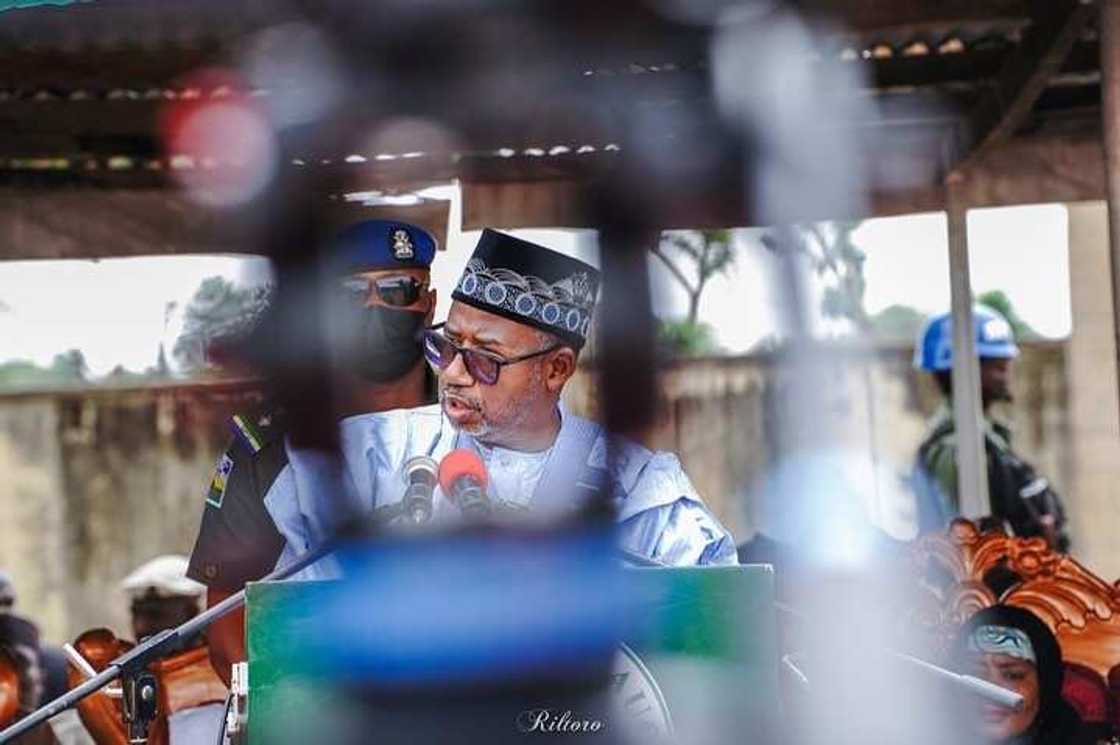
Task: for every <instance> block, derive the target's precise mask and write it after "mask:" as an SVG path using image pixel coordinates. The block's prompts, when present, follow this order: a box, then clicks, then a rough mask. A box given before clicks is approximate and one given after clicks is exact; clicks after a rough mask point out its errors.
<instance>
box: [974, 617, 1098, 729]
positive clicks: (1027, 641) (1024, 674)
mask: <svg viewBox="0 0 1120 745" xmlns="http://www.w3.org/2000/svg"><path fill="white" fill-rule="evenodd" d="M954 658H955V660H956V662H957V664H958V666H959V667H960V672H962V673H966V674H969V675H973V676H975V677H977V678H982V679H984V680H987V681H989V682H991V683H995V684H996V685H998V686H1001V687H1003V688H1007V689H1010V690H1013V691H1015V692H1016V693H1018V694H1019V695H1021V696H1022V697H1023V702H1024V705H1023V708H1022V709H1021V710H1020V711H1014V710H1012V709H1006V708H1003V707H1000V706H997V705H996V704H993V703H989V702H985V701H979V700H975V701H972V702H970V703H971V705H970V706H968V708H967V711H968V714H969V715H968V716H966V717H964V718H963V720H962V721H963V724H964V725H965V727H966V728H967V729H968V730H970V732H968V733H967V734H971V735H973V737H974V738H975V740H978V741H982V742H988V743H1007V744H1008V745H1083V744H1084V745H1088V743H1090V742H1092V741H1093V738H1092V737H1091V736H1090V735H1089V733H1088V732H1087V731H1086V729H1085V727H1084V726H1083V725H1082V722H1081V718H1080V717H1079V716H1078V714H1077V712H1076V711H1075V710H1074V708H1073V707H1072V706H1071V705H1070V704H1069V703H1067V702H1066V701H1065V699H1063V698H1062V676H1063V674H1064V668H1063V666H1062V650H1061V648H1060V647H1059V646H1058V642H1057V640H1056V639H1055V638H1054V634H1053V633H1051V631H1050V629H1049V628H1048V627H1047V626H1046V624H1045V623H1043V622H1042V620H1040V619H1039V618H1038V616H1036V615H1034V614H1033V613H1031V612H1030V611H1028V610H1025V609H1023V608H1017V607H1014V606H1010V605H995V606H992V607H990V608H984V609H983V610H981V611H979V612H978V613H976V614H975V615H974V616H972V617H971V618H970V619H969V620H968V622H967V623H965V625H964V627H963V628H962V629H961V632H960V634H959V635H958V637H957V639H956V643H955V646H954Z"/></svg>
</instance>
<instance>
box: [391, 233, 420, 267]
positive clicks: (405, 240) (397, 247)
mask: <svg viewBox="0 0 1120 745" xmlns="http://www.w3.org/2000/svg"><path fill="white" fill-rule="evenodd" d="M392 240H393V258H395V259H397V260H398V261H407V260H409V259H413V258H415V257H416V251H415V250H414V249H413V247H412V237H411V236H410V235H409V234H408V231H407V230H405V229H404V228H397V229H396V230H394V231H393V234H392Z"/></svg>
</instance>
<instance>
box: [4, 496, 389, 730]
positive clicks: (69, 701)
mask: <svg viewBox="0 0 1120 745" xmlns="http://www.w3.org/2000/svg"><path fill="white" fill-rule="evenodd" d="M403 514H404V503H403V501H402V502H397V503H394V504H390V505H385V506H383V507H378V508H376V509H374V511H373V524H374V525H380V524H383V523H388V522H391V521H393V520H395V519H396V518H398V517H400V516H401V515H403ZM367 526H368V523H367V522H366V521H364V520H362V521H358V522H357V523H356V524H354V525H351V526H349V527H347V528H344V529H342V530H340V531H339V534H338V535H336V536H335V537H333V538H331V539H330V540H329V541H327V542H326V543H324V544H323V545H322V546H320V547H319V548H317V549H314V550H311V551H308V552H306V553H304V554H301V555H300V556H298V557H296V559H294V560H293V561H292V563H291V564H289V565H287V566H285V567H281V568H280V569H277V570H275V571H273V572H271V573H270V574H267V575H265V576H264V577H261V579H260V580H259V581H261V582H272V581H276V580H283V579H288V578H289V577H291V576H292V575H294V574H297V573H298V572H301V571H303V570H304V569H306V568H307V567H309V566H311V565H312V564H314V563H316V562H317V561H319V560H320V559H323V558H324V557H326V556H328V555H329V554H331V553H333V552H334V551H335V550H336V549H337V548H338V547H339V546H341V545H342V544H343V543H345V542H346V541H348V540H351V539H353V538H355V537H356V536H358V535H361V534H362V533H364V532H366V531H368V527H367ZM243 605H245V589H244V588H242V589H241V590H239V591H238V592H236V593H235V594H233V595H230V596H229V597H228V598H226V599H225V600H223V601H222V602H220V603H218V604H217V605H215V606H213V607H212V608H207V609H206V610H205V611H203V612H202V613H200V614H198V615H197V616H195V617H194V618H192V619H191V620H189V621H187V622H186V623H184V624H182V625H181V626H178V627H176V628H173V629H166V630H164V631H161V632H159V633H158V634H154V635H152V636H151V637H149V638H148V639H145V640H144V641H143V642H141V643H140V644H137V645H136V646H135V647H133V648H132V649H130V650H129V651H127V652H125V653H124V654H122V655H121V656H120V657H117V658H116V659H115V660H113V661H112V662H110V663H109V664H108V665H107V666H106V668H105V669H104V670H102V671H101V672H99V673H97V674H96V675H94V676H93V677H92V678H89V679H88V680H86V681H85V682H83V683H82V684H81V685H79V686H77V687H75V688H74V689H72V690H70V691H68V692H66V693H64V694H63V695H61V696H59V697H58V698H56V699H55V700H53V701H51V702H49V703H47V704H44V705H43V706H41V707H39V708H38V709H36V710H35V711H33V712H31V713H30V714H28V715H27V716H26V717H24V718H23V719H20V720H19V721H18V722H15V723H14V724H12V725H10V726H9V727H8V728H7V729H5V730H4V731H2V732H0V745H4V743H9V742H12V741H13V740H15V739H16V738H17V737H19V736H20V735H22V734H25V733H26V732H29V731H30V730H32V729H34V728H35V727H38V726H39V725H40V724H42V723H43V722H45V721H47V720H48V719H51V718H52V717H54V716H56V715H58V714H61V713H62V712H64V711H66V710H67V709H69V708H72V707H74V706H76V705H77V704H78V702H79V701H82V700H83V699H85V698H87V697H89V696H92V695H93V694H94V693H97V692H98V691H99V690H101V689H102V688H104V687H105V686H107V685H109V684H110V683H112V682H113V681H114V680H116V679H117V678H123V679H124V686H123V691H124V697H123V703H124V713H125V722H126V724H128V728H129V741H130V742H132V743H143V742H146V741H147V730H148V725H149V724H150V723H151V721H152V719H154V717H155V714H156V707H155V701H156V688H155V678H154V677H153V676H151V675H150V674H149V673H148V672H147V666H148V664H149V663H150V662H152V660H156V659H159V658H160V657H163V656H165V655H167V654H169V653H170V652H172V651H173V650H175V649H176V648H177V647H178V646H179V645H180V644H181V643H182V642H183V641H184V640H186V639H190V638H191V637H193V636H195V635H197V634H199V633H201V632H202V631H205V630H206V628H207V627H208V626H210V625H211V624H212V623H214V622H215V621H217V620H218V619H220V618H222V617H223V616H226V615H229V614H230V613H232V612H233V611H235V610H237V609H238V608H241V607H242V606H243Z"/></svg>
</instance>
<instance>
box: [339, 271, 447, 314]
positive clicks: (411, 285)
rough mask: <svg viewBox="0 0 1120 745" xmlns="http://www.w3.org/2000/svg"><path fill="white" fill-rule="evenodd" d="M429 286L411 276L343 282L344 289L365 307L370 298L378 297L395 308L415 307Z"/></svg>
mask: <svg viewBox="0 0 1120 745" xmlns="http://www.w3.org/2000/svg"><path fill="white" fill-rule="evenodd" d="M427 286H428V283H427V282H421V281H420V280H418V279H416V278H415V277H412V276H409V275H398V276H395V277H347V278H346V279H344V280H342V287H343V289H344V290H346V291H348V292H350V293H351V294H352V295H353V297H354V301H355V302H359V303H361V304H363V305H364V304H365V303H366V302H367V301H368V300H369V299H370V298H372V297H376V298H377V299H379V300H380V301H381V302H382V303H383V304H385V305H388V306H390V307H393V308H407V307H409V306H412V305H415V304H416V301H418V300H419V299H420V296H421V295H422V294H423V293H424V290H425V289H426V288H427Z"/></svg>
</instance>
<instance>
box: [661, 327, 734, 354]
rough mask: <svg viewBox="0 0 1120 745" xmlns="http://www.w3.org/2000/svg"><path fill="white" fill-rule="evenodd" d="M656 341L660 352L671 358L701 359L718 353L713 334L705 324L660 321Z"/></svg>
mask: <svg viewBox="0 0 1120 745" xmlns="http://www.w3.org/2000/svg"><path fill="white" fill-rule="evenodd" d="M657 341H658V344H660V346H661V349H662V351H663V352H665V353H666V354H668V355H669V356H671V357H703V356H704V355H709V354H715V353H716V352H718V351H719V345H717V344H716V340H715V332H714V331H713V330H712V327H711V326H709V325H708V324H706V323H693V322H690V321H687V320H677V321H662V322H661V325H660V327H659V328H658V330H657Z"/></svg>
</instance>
